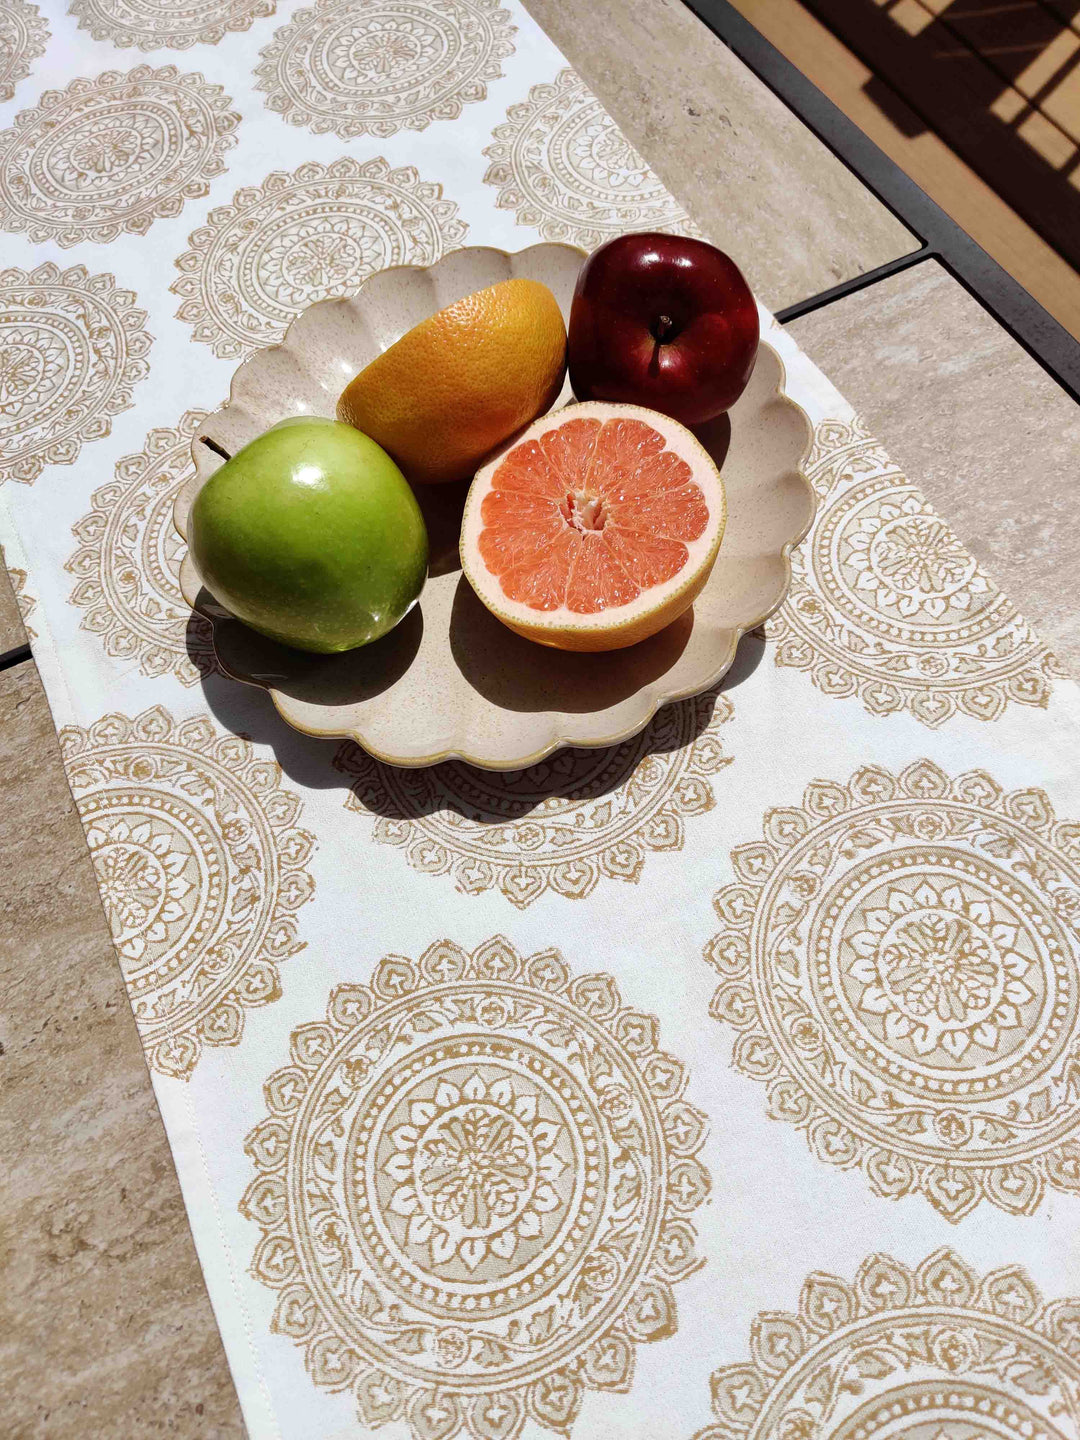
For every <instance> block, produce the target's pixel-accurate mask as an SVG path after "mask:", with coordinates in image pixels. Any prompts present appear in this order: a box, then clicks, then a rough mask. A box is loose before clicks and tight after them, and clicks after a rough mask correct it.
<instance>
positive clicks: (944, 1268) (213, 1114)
mask: <svg viewBox="0 0 1080 1440" xmlns="http://www.w3.org/2000/svg"><path fill="white" fill-rule="evenodd" d="M3 24H4V35H5V46H6V49H5V51H4V55H5V59H4V65H5V67H6V68H5V70H4V72H3V75H2V76H0V98H2V99H3V101H4V102H5V110H4V115H3V117H2V118H3V124H4V126H5V127H6V128H4V129H3V133H2V134H0V229H2V230H3V232H4V247H5V261H6V264H7V268H6V269H5V270H4V271H3V273H2V274H0V290H2V292H3V303H2V307H0V309H2V313H0V325H2V327H3V334H2V345H0V397H2V400H0V446H2V449H0V474H2V477H3V481H4V484H3V497H2V499H3V505H2V517H0V523H2V530H3V541H4V545H5V548H6V555H7V561H8V565H9V567H10V570H11V574H12V577H13V580H14V582H15V585H16V588H17V590H18V592H19V601H20V606H21V608H22V610H23V613H24V614H25V615H27V616H28V619H29V625H30V627H31V628H30V633H31V638H32V642H33V649H34V656H35V659H36V661H37V663H38V666H39V669H40V671H41V675H42V678H43V681H44V684H45V688H46V692H47V695H48V699H49V703H50V705H51V707H52V711H53V715H54V718H55V720H56V722H57V726H58V728H59V731H60V736H61V746H62V751H63V756H64V763H65V766H66V768H67V774H68V777H69V780H70V783H71V787H72V791H73V793H74V796H75V799H76V802H77V805H78V808H79V813H80V815H81V817H82V821H83V824H84V826H85V831H86V836H87V841H88V844H89V847H90V851H91V854H92V856H93V860H94V865H95V868H96V872H97V876H98V881H99V885H100V889H101V895H102V900H103V903H104V906H105V910H106V912H107V914H108V917H109V920H110V924H111V927H112V931H113V935H114V938H115V942H116V948H117V952H118V956H119V961H120V964H121V966H122V969H123V973H124V976H125V980H126V983H127V987H128V990H129V993H130V996H131V1001H132V1006H133V1009H134V1012H135V1016H136V1019H137V1022H138V1025H139V1029H140V1033H141V1035H142V1039H143V1042H144V1045H145V1050H146V1056H147V1061H148V1064H149V1067H150V1071H151V1075H152V1077H153V1083H154V1087H155V1091H156V1094H157V1098H158V1102H159V1104H160V1107H161V1110H162V1113H163V1115H164V1118H165V1124H166V1128H167V1132H168V1136H169V1140H170V1143H171V1145H172V1149H173V1153H174V1156H175V1159H176V1164H177V1169H178V1172H179V1176H180V1181H181V1185H182V1187H183V1192H184V1197H185V1200H186V1203H187V1208H188V1213H189V1217H190V1220H191V1226H192V1229H193V1232H194V1235H195V1240H196V1245H197V1248H198V1253H199V1257H200V1261H201V1263H202V1266H203V1270H204V1273H205V1276H206V1280H207V1285H208V1287H209V1291H210V1296H211V1299H212V1302H213V1306H214V1311H215V1314H216V1317H217V1320H218V1323H219V1325H220V1328H221V1332H222V1335H223V1337H224V1341H225V1347H226V1351H227V1354H228V1358H229V1363H230V1366H231V1368H232V1373H233V1375H234V1377H235V1380H236V1384H237V1388H238V1391H239V1395H240V1399H241V1403H242V1407H243V1412H244V1417H245V1421H246V1423H247V1426H248V1429H249V1431H250V1433H251V1434H252V1435H253V1436H257V1437H262V1436H271V1435H275V1436H284V1437H328V1436H337V1435H341V1436H344V1435H347V1434H348V1435H353V1434H357V1433H362V1434H366V1433H369V1431H374V1430H376V1429H378V1428H379V1427H381V1426H383V1425H386V1426H387V1427H388V1428H387V1429H386V1430H385V1431H384V1432H383V1433H386V1434H388V1435H392V1436H401V1437H402V1440H404V1437H410V1440H432V1437H449V1436H453V1435H459V1434H460V1435H470V1436H473V1437H476V1440H503V1437H511V1436H517V1435H519V1434H520V1435H528V1436H533V1437H541V1436H543V1435H550V1434H552V1433H557V1434H570V1435H572V1436H573V1437H575V1440H582V1437H600V1436H613V1435H618V1436H628V1437H641V1440H645V1437H668V1436H670V1437H687V1440H689V1437H690V1436H693V1435H709V1436H713V1437H724V1440H728V1437H735V1436H739V1437H741V1436H750V1435H753V1436H759V1437H765V1436H769V1437H778V1440H810V1437H821V1440H825V1437H840V1436H843V1437H848V1440H854V1437H856V1436H860V1437H864V1436H865V1437H870V1436H878V1437H886V1436H887V1437H898V1436H901V1435H902V1436H904V1437H909V1440H916V1437H917V1440H975V1437H983V1436H992V1437H995V1440H999V1437H1000V1440H1017V1437H1021V1436H1025V1437H1027V1436H1031V1437H1034V1436H1039V1437H1042V1436H1046V1437H1061V1436H1072V1437H1076V1436H1080V1298H1070V1297H1080V1238H1078V1229H1077V1220H1078V1218H1080V1205H1078V1194H1080V1109H1078V1106H1077V1097H1078V1091H1080V1013H1078V986H1080V976H1078V966H1077V959H1078V955H1080V938H1078V935H1080V773H1078V765H1077V759H1076V756H1077V736H1078V730H1077V722H1078V719H1080V697H1078V695H1077V691H1076V688H1075V687H1074V685H1073V684H1072V683H1071V682H1070V681H1068V680H1067V679H1066V678H1065V677H1064V676H1063V674H1062V673H1061V671H1060V668H1059V667H1058V666H1057V664H1056V663H1055V661H1054V659H1053V657H1052V656H1051V655H1050V654H1049V653H1048V652H1047V650H1046V649H1045V648H1044V647H1043V646H1042V645H1041V644H1040V643H1039V641H1038V639H1037V638H1036V637H1035V635H1033V633H1032V631H1031V630H1030V629H1029V627H1028V626H1027V625H1026V624H1025V622H1024V621H1023V619H1022V618H1021V617H1020V616H1019V615H1018V614H1017V612H1016V610H1015V608H1014V607H1013V606H1012V605H1011V603H1010V602H1009V601H1008V599H1007V598H1006V597H1005V596H1004V595H1002V594H1001V592H1000V591H999V590H998V589H997V588H996V586H995V585H994V583H993V581H992V580H991V579H990V578H989V577H987V576H986V575H985V574H984V573H983V571H982V570H981V569H980V568H979V566H978V565H977V564H976V562H975V561H974V560H973V559H972V557H971V556H970V555H969V554H968V553H967V552H966V550H965V549H964V548H963V547H962V545H961V544H960V543H959V542H958V540H957V539H956V537H955V536H954V535H953V534H952V532H951V531H950V530H949V528H948V526H947V525H946V523H945V522H944V521H943V520H942V519H940V518H939V517H938V516H936V515H935V514H934V512H933V510H932V509H931V507H930V506H929V505H928V504H927V502H926V501H925V499H924V498H923V497H922V495H921V494H920V493H919V491H918V490H917V488H916V487H915V486H913V485H912V484H911V483H910V482H909V481H908V480H907V479H906V478H905V476H904V475H903V474H902V473H901V472H900V471H899V470H898V468H897V467H896V466H895V465H894V464H893V463H892V462H891V461H890V460H889V457H888V456H887V455H886V454H885V453H884V451H883V450H882V449H881V447H880V446H879V445H878V444H877V442H876V441H875V440H874V439H873V438H872V437H870V436H869V435H867V434H866V432H865V431H864V429H863V428H862V426H861V425H860V423H859V421H858V419H857V418H856V417H855V416H854V414H853V413H852V411H851V409H850V407H849V406H848V405H847V404H846V403H845V402H844V401H843V400H842V398H841V397H840V396H839V395H838V394H837V393H836V392H835V391H834V390H833V389H832V387H831V386H830V385H829V383H828V382H827V380H825V379H824V377H823V376H821V374H820V373H819V372H818V371H817V370H816V369H815V368H814V366H813V365H812V364H811V363H810V362H809V361H808V360H807V358H806V357H805V356H803V355H802V354H801V352H800V351H799V350H798V348H797V347H796V346H795V345H794V344H793V343H792V341H791V340H790V339H789V337H788V336H787V335H786V334H785V333H784V332H783V331H782V330H781V329H780V327H778V326H777V325H776V323H775V322H774V321H773V320H772V319H771V317H769V316H768V315H766V314H764V313H763V316H762V319H763V326H764V329H765V334H766V336H767V339H768V341H769V343H770V344H772V345H773V346H774V347H775V348H776V349H777V350H778V351H779V352H780V354H781V356H782V357H783V360H784V363H785V365H786V367H787V371H788V388H789V391H790V393H791V394H792V395H793V396H794V397H795V398H796V399H797V400H798V401H799V403H800V404H801V405H802V406H803V407H804V408H805V409H806V411H807V412H808V414H809V415H810V417H811V419H812V420H813V422H814V425H815V439H814V445H813V450H812V453H811V455H810V457H809V460H808V471H809V474H810V476H811V478H812V480H813V483H814V485H815V488H816V490H817V492H818V496H819V501H820V508H819V513H818V516H817V519H816V522H815V525H814V528H813V531H812V532H811V535H810V536H809V537H808V539H807V540H806V541H805V542H804V544H803V545H802V546H801V547H800V549H799V551H798V552H797V554H796V555H795V557H794V561H793V581H792V589H791V594H790V597H789V599H788V601H787V602H786V604H785V605H784V607H783V608H782V610H781V611H780V612H779V614H778V615H777V616H776V617H774V619H773V620H772V621H770V622H769V624H768V625H767V626H766V629H765V636H764V639H763V640H762V639H755V638H753V637H751V638H749V639H748V640H747V641H745V642H744V645H743V647H742V650H741V652H740V656H739V658H738V661H737V663H736V666H735V669H734V671H733V673H732V675H731V676H730V677H729V679H728V681H727V682H726V683H725V684H724V685H723V686H722V687H721V688H720V689H719V690H718V691H714V692H712V693H710V694H708V695H705V696H702V697H700V698H698V699H697V700H693V701H689V702H686V703H684V704H681V705H675V706H671V707H668V708H667V709H665V710H663V711H661V712H660V714H659V715H658V716H657V717H656V719H655V720H654V721H653V722H652V724H651V725H650V726H649V727H648V729H647V730H646V731H645V732H644V733H643V734H642V735H641V736H639V737H638V738H637V739H635V740H631V741H629V742H627V743H625V744H623V745H620V746H618V747H616V748H614V749H611V750H606V751H598V752H589V753H585V752H563V753H561V754H558V755H555V756H553V757H552V758H551V759H549V760H548V761H545V762H544V763H542V764H540V765H536V766H533V767H532V768H531V769H529V770H528V771H525V772H522V773H520V774H514V775H502V776H499V775H491V774H485V773H482V772H479V771H476V770H471V769H469V768H468V767H466V766H463V765H457V764H447V765H443V766H440V767H438V768H437V769H434V770H424V771H414V772H406V771H394V770H392V769H389V768H387V767H385V766H383V765H380V764H378V763H376V762H374V761H372V760H371V759H369V758H368V757H366V756H365V755H364V754H363V752H361V751H360V750H359V749H357V748H356V747H355V746H353V745H351V744H342V745H336V744H326V743H320V742H316V741H312V740H310V739H308V738H305V737H303V736H300V735H297V734H295V733H293V732H292V731H290V730H288V729H287V727H285V726H284V725H283V723H282V722H281V721H280V720H279V719H278V718H277V717H276V715H275V713H274V711H273V709H272V706H271V704H270V702H269V700H268V699H267V697H266V696H265V695H263V694H262V693H260V692H258V691H255V690H252V689H249V688H245V687H243V686H241V685H238V684H235V683H233V682H231V681H229V680H228V679H226V678H225V677H224V676H222V675H220V674H219V673H217V670H216V667H215V664H214V660H213V654H212V649H211V646H210V643H209V637H208V634H207V632H206V629H205V626H204V623H203V622H202V621H201V620H200V619H198V618H197V617H192V616H191V615H190V614H189V612H188V611H187V609H186V607H185V606H184V604H183V601H182V599H181V597H180V595H179V591H178V587H177V571H178V565H179V553H180V544H179V542H178V540H177V538H176V536H175V535H174V534H173V532H172V529H171V525H170V507H171V499H172V496H173V494H174V493H175V491H176V489H177V488H178V487H179V486H180V485H181V484H182V483H183V481H184V479H185V478H186V477H187V475H188V474H189V473H190V472H189V465H190V461H189V453H188V448H189V445H190V441H191V438H192V436H193V434H194V433H195V430H196V428H197V426H198V424H199V422H200V419H201V418H202V416H203V415H204V414H205V413H206V412H207V411H209V410H212V409H214V408H216V407H217V405H219V404H220V403H221V401H222V400H223V398H224V396H225V395H226V394H227V390H228V384H229V379H230V376H231V373H232V371H233V369H234V367H235V365H236V363H237V362H238V361H239V360H240V359H241V358H243V357H244V356H245V355H247V354H249V353H251V351H252V350H253V349H254V348H255V347H257V346H260V345H264V344H267V343H272V342H273V341H275V340H276V339H278V338H279V337H280V335H281V334H282V332H283V330H284V328H285V326H286V324H287V323H288V321H289V319H290V318H291V316H292V315H293V314H295V313H296V311H297V310H298V309H300V308H302V307H303V306H304V305H305V304H307V303H310V302H311V301H313V300H315V299H319V298H322V297H323V296H325V295H328V294H332V293H337V292H340V291H343V290H346V291H347V290H349V289H350V288H352V287H354V286H355V285H356V284H357V283H358V282H359V281H360V280H361V279H362V278H363V277H364V276H365V275H366V274H369V273H370V272H371V271H372V270H373V269H377V268H380V267H382V266H384V265H389V264H397V263H408V262H430V261H432V260H434V259H435V258H436V257H437V256H438V255H439V254H440V253H442V252H443V251H445V250H447V249H449V248H452V247H454V246H456V245H460V244H467V243H485V244H492V245H497V246H502V247H505V248H508V249H515V248H521V247H523V246H524V245H527V244H530V243H533V242H534V241H535V240H537V239H538V238H541V237H542V238H545V239H551V240H569V241H574V242H577V243H579V244H581V245H583V246H586V247H589V246H593V245H595V244H597V243H599V242H601V241H602V240H603V239H604V238H606V237H607V236H609V235H611V234H614V233H618V232H620V231H622V230H626V229H634V228H639V229H640V228H673V229H687V228H688V227H689V223H690V222H689V221H688V218H687V217H686V215H685V214H684V213H683V212H682V211H681V210H680V209H679V207H678V206H677V205H676V204H675V203H674V201H673V200H672V199H671V197H670V196H669V195H668V194H667V193H666V192H665V190H664V189H663V187H662V186H661V184H660V183H659V181H658V180H657V179H656V177H655V176H654V175H653V174H652V173H651V172H650V171H649V169H648V167H647V165H646V164H645V162H644V161H643V160H642V159H641V157H640V156H638V155H637V154H636V153H635V152H634V151H633V149H632V148H631V147H630V146H629V145H628V143H627V142H626V141H625V139H624V138H623V137H622V136H621V135H620V134H619V132H618V131H617V129H616V128H615V126H614V124H613V122H612V121H611V120H610V118H609V117H608V116H607V115H606V114H605V112H604V111H603V109H602V107H601V105H600V104H599V102H598V101H597V100H596V99H595V98H594V97H593V96H592V95H590V94H589V92H588V91H587V90H586V88H585V86H584V85H583V84H582V82H581V81H580V79H579V78H578V77H577V76H576V75H575V74H574V73H573V72H572V71H571V70H569V69H568V68H567V67H566V65H565V62H564V61H563V59H562V57H561V56H560V55H559V54H558V52H557V51H556V50H555V49H554V48H553V47H552V46H551V44H550V43H549V42H548V41H547V40H546V38H545V37H544V36H543V35H542V34H541V33H540V32H539V30H538V29H537V28H536V26H535V25H534V24H533V23H532V22H531V21H530V19H529V17H528V16H527V15H526V14H525V12H524V11H523V10H522V9H521V8H520V7H519V6H517V5H515V4H512V3H505V4H503V5H501V6H496V4H494V3H492V0H363V3H358V0H352V3H349V0H346V3H342V0H319V3H318V4H317V5H316V6H315V7H314V8H313V9H308V8H305V9H292V8H290V7H287V6H284V7H283V6H277V7H275V5H274V3H273V0H192V3H191V4H190V5H189V6H187V7H186V8H183V9H181V8H179V7H173V6H169V5H161V4H158V3H156V0H131V3H123V4H121V3H120V0H73V3H72V5H71V9H70V13H66V14H65V13H64V12H63V11H62V9H61V8H60V7H59V5H56V4H53V5H49V6H43V7H35V6H34V5H31V4H29V3H26V0H10V3H9V4H8V5H7V6H6V7H5V9H4V12H3ZM12 97H14V99H13V98H12ZM736 258H738V257H736ZM177 1361H178V1364H179V1365H182V1364H183V1356H182V1354H181V1355H178V1357H177Z"/></svg>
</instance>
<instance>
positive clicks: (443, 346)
mask: <svg viewBox="0 0 1080 1440" xmlns="http://www.w3.org/2000/svg"><path fill="white" fill-rule="evenodd" d="M565 368H566V326H565V325H564V324H563V317H562V312H561V311H560V309H559V305H558V302H557V300H556V299H555V296H554V295H553V294H552V293H551V291H550V290H549V289H548V288H547V286H546V285H541V284H540V282H539V281H538V280H520V279H518V280H503V281H502V282H501V283H500V284H498V285H491V286H489V287H488V288H487V289H486V290H477V291H476V292H475V294H472V295H466V296H465V298H464V299H463V300H458V301H457V302H456V303H455V304H453V305H449V306H447V308H446V309H445V310H440V311H439V312H438V313H437V314H435V315H431V316H429V318H428V319H427V320H423V321H421V323H420V324H419V325H416V326H414V327H413V329H412V330H409V331H407V332H406V334H404V335H403V336H402V337H401V339H400V340H398V341H397V342H396V343H395V344H393V345H391V346H390V348H389V350H385V351H383V353H382V354H381V355H380V356H379V357H378V358H377V359H375V360H373V361H372V362H371V364H370V365H368V366H366V367H365V369H363V370H361V372H360V374H359V375H357V377H356V379H355V380H353V381H352V383H351V384H350V385H349V386H348V387H347V388H346V390H345V391H344V393H343V394H342V396H341V399H340V400H339V401H338V410H337V413H338V419H339V420H344V421H346V422H347V423H348V424H349V425H355V426H356V428H357V429H358V430H362V431H363V433H364V434H365V435H368V436H370V437H371V439H372V440H374V441H375V442H376V443H377V444H379V445H381V446H382V447H383V449H384V450H388V451H389V452H390V454H391V455H392V456H393V457H394V459H395V460H396V461H397V463H398V464H399V465H400V466H401V468H402V470H404V472H405V474H406V476H407V477H408V478H409V479H410V480H413V481H416V482H418V483H420V484H433V483H436V482H439V481H443V480H464V479H467V478H470V477H471V476H472V475H473V474H474V473H475V471H476V467H477V466H478V465H479V464H480V462H481V461H482V460H483V459H484V457H485V456H486V455H488V454H490V452H491V451H492V450H494V449H495V447H496V446H497V445H501V444H502V442H503V441H504V440H506V439H507V438H508V437H509V436H511V435H513V433H514V432H515V430H520V429H521V427H522V426H523V425H527V424H528V423H529V421H530V420H534V419H535V418H536V416H537V415H540V414H541V413H542V412H543V411H545V410H547V409H548V408H549V406H551V405H552V404H553V403H554V400H555V397H556V396H557V395H558V393H559V390H560V389H561V388H562V382H563V373H564V370H565Z"/></svg>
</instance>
